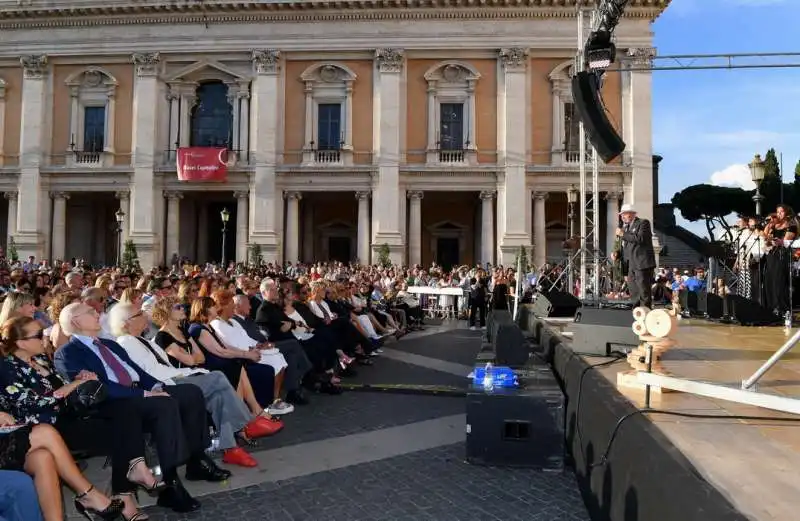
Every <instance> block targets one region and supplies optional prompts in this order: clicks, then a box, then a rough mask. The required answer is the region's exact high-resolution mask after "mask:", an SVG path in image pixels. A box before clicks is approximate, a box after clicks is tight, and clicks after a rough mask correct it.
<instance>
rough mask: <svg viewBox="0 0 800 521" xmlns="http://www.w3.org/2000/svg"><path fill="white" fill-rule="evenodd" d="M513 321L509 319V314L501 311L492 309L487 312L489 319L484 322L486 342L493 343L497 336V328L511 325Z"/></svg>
mask: <svg viewBox="0 0 800 521" xmlns="http://www.w3.org/2000/svg"><path fill="white" fill-rule="evenodd" d="M513 323H514V319H513V318H512V317H511V312H510V311H506V310H502V309H493V310H492V311H491V312H489V317H488V319H487V320H486V341H487V342H492V343H494V339H495V337H496V336H497V328H499V327H500V326H501V325H506V324H513Z"/></svg>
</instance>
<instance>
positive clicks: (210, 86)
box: [190, 81, 233, 148]
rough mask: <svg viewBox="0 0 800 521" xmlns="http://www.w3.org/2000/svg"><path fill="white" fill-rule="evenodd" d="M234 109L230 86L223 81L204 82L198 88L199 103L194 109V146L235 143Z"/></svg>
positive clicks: (226, 145)
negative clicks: (229, 96) (229, 91)
mask: <svg viewBox="0 0 800 521" xmlns="http://www.w3.org/2000/svg"><path fill="white" fill-rule="evenodd" d="M232 131H233V109H232V107H231V105H230V104H229V103H228V87H227V85H225V84H224V83H222V82H219V81H214V82H209V83H203V84H202V85H200V86H199V87H198V88H197V105H195V107H194V109H193V111H192V137H191V140H190V145H191V146H193V147H227V148H230V147H231V145H232V144H233V135H232Z"/></svg>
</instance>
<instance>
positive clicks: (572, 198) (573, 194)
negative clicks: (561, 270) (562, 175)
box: [567, 185, 580, 291]
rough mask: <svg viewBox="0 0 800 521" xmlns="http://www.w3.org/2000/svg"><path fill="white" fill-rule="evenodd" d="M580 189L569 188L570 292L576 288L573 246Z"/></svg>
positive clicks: (568, 268) (568, 269) (568, 276)
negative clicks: (576, 205) (576, 206)
mask: <svg viewBox="0 0 800 521" xmlns="http://www.w3.org/2000/svg"><path fill="white" fill-rule="evenodd" d="M579 195H580V194H579V193H578V189H577V188H575V185H572V186H570V187H569V190H567V204H568V206H567V208H568V213H567V219H568V220H569V223H568V226H567V229H568V231H569V237H568V238H567V244H568V245H569V248H568V251H569V253H568V255H569V256H570V258H569V262H567V284H569V288H570V291H572V288H574V287H575V270H574V269H573V266H572V252H573V244H574V239H575V204H576V203H577V202H578V196H579Z"/></svg>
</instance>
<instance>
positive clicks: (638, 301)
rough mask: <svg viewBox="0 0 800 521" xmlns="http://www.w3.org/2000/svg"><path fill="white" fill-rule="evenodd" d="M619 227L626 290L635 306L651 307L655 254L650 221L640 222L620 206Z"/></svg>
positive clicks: (640, 220) (630, 212) (631, 212)
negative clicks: (626, 282)
mask: <svg viewBox="0 0 800 521" xmlns="http://www.w3.org/2000/svg"><path fill="white" fill-rule="evenodd" d="M619 215H620V218H621V220H622V223H621V224H622V227H620V228H617V237H619V238H621V239H622V261H623V266H627V274H628V288H629V289H630V293H631V300H632V301H633V302H634V305H638V306H645V307H648V308H650V307H652V306H653V273H654V271H655V268H656V254H655V251H653V229H652V228H651V226H650V221H648V220H647V219H639V218H638V217H637V216H636V210H635V209H634V208H633V206H631V205H629V204H623V205H622V211H621V212H620V213H619Z"/></svg>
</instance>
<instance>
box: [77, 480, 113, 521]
mask: <svg viewBox="0 0 800 521" xmlns="http://www.w3.org/2000/svg"><path fill="white" fill-rule="evenodd" d="M92 490H94V485H92V486H91V487H89V490H87V491H86V492H84V493H83V494H79V495H77V496H75V510H76V511H77V512H78V513H79V514H80V515H82V516H83V517H85V518H86V519H88V520H89V521H94V516H99V517H100V519H104V520H106V521H111V520H113V519H117V518H118V517H119V516H120V515H122V510H123V509H124V508H125V503H123V502H122V500H121V499H112V500H111V502H110V503H109V504H108V506H107V507H106V508H105V510H95V509H94V508H90V507H87V506H86V505H84V504H83V503H81V499H83V498H85V497H86V495H87V494H89V492H91V491H92Z"/></svg>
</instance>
